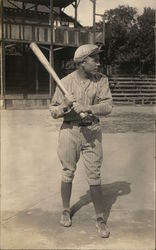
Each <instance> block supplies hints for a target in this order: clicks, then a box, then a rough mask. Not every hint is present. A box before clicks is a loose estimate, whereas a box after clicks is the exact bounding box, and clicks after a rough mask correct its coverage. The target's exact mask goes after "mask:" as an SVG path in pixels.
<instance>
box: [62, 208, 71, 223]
mask: <svg viewBox="0 0 156 250" xmlns="http://www.w3.org/2000/svg"><path fill="white" fill-rule="evenodd" d="M60 224H61V225H62V226H64V227H70V226H71V224H72V222H71V218H70V210H63V212H62V215H61V220H60Z"/></svg>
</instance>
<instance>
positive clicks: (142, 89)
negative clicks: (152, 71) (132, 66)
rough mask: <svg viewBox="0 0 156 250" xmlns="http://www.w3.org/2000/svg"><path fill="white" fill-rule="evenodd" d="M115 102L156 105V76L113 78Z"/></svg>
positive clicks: (112, 85) (111, 82)
mask: <svg viewBox="0 0 156 250" xmlns="http://www.w3.org/2000/svg"><path fill="white" fill-rule="evenodd" d="M109 81H110V87H111V91H112V96H113V101H114V103H118V104H143V105H145V104H155V103H156V78H155V76H147V75H146V76H145V75H140V76H111V77H110V78H109Z"/></svg>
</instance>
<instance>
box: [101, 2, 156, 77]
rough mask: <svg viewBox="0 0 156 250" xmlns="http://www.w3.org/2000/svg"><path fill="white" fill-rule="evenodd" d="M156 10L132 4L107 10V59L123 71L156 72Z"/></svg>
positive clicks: (106, 62)
mask: <svg viewBox="0 0 156 250" xmlns="http://www.w3.org/2000/svg"><path fill="white" fill-rule="evenodd" d="M154 14H155V13H154V10H152V9H151V8H144V13H143V14H142V15H140V16H139V15H138V12H137V9H136V8H132V7H129V6H119V7H118V8H115V9H111V10H109V11H106V12H105V14H104V16H105V19H106V20H107V23H106V41H105V51H104V63H105V64H109V65H112V66H113V67H114V68H116V69H118V70H119V72H121V73H126V74H127V73H128V74H129V73H131V74H138V73H144V74H148V73H153V72H154Z"/></svg>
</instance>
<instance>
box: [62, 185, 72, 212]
mask: <svg viewBox="0 0 156 250" xmlns="http://www.w3.org/2000/svg"><path fill="white" fill-rule="evenodd" d="M71 190H72V183H67V182H63V181H62V182H61V197H62V204H63V209H69V208H70V197H71Z"/></svg>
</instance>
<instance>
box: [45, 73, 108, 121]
mask: <svg viewBox="0 0 156 250" xmlns="http://www.w3.org/2000/svg"><path fill="white" fill-rule="evenodd" d="M61 82H62V84H63V85H64V87H65V88H66V90H67V91H68V92H69V93H70V94H73V95H74V96H75V98H76V101H77V102H79V103H80V104H82V105H86V106H88V107H89V109H90V110H91V112H92V114H94V115H107V114H109V113H110V112H111V111H112V95H111V92H110V88H109V83H108V78H107V77H106V76H104V75H103V74H101V73H97V74H96V75H93V76H92V77H91V78H90V79H84V78H81V77H80V75H79V72H78V70H75V71H74V72H72V73H71V74H69V75H67V76H66V77H64V78H63V79H62V80H61ZM63 100H64V96H63V94H62V92H61V91H60V89H59V88H58V87H56V91H55V94H54V97H53V99H52V102H51V104H50V111H51V115H52V117H53V118H59V117H64V120H65V121H78V120H80V115H79V114H77V113H76V112H75V111H74V110H73V109H71V110H70V111H67V112H65V111H64V109H63V107H64V106H63Z"/></svg>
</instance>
